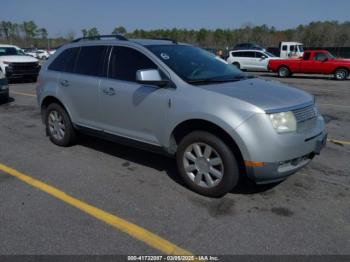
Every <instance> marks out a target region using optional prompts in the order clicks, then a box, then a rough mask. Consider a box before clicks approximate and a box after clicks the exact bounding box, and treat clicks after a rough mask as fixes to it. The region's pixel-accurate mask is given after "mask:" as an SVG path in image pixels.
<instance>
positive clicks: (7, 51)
mask: <svg viewBox="0 0 350 262" xmlns="http://www.w3.org/2000/svg"><path fill="white" fill-rule="evenodd" d="M5 55H22V53H21V52H20V50H17V49H16V48H14V47H0V56H5Z"/></svg>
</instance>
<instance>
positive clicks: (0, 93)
mask: <svg viewBox="0 0 350 262" xmlns="http://www.w3.org/2000/svg"><path fill="white" fill-rule="evenodd" d="M8 100H9V85H8V83H7V79H6V77H5V74H3V73H2V72H0V104H2V103H4V102H7V101H8Z"/></svg>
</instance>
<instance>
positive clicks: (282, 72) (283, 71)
mask: <svg viewBox="0 0 350 262" xmlns="http://www.w3.org/2000/svg"><path fill="white" fill-rule="evenodd" d="M277 74H278V77H281V78H286V77H290V76H291V72H290V70H289V68H288V67H286V66H281V67H280V68H278V71H277Z"/></svg>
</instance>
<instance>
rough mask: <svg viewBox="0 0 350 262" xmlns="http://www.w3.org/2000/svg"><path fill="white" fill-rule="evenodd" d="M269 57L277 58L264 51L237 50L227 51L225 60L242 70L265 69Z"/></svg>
mask: <svg viewBox="0 0 350 262" xmlns="http://www.w3.org/2000/svg"><path fill="white" fill-rule="evenodd" d="M271 59H279V58H278V57H276V56H275V55H273V54H271V53H269V52H266V51H258V50H256V51H253V50H239V51H231V52H229V57H228V58H227V60H226V61H227V63H229V64H232V65H234V66H236V67H237V68H239V69H242V70H250V71H267V65H268V63H269V61H270V60H271Z"/></svg>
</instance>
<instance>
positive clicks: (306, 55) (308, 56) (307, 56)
mask: <svg viewBox="0 0 350 262" xmlns="http://www.w3.org/2000/svg"><path fill="white" fill-rule="evenodd" d="M310 55H311V53H305V54H304V57H303V60H309V59H310Z"/></svg>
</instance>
